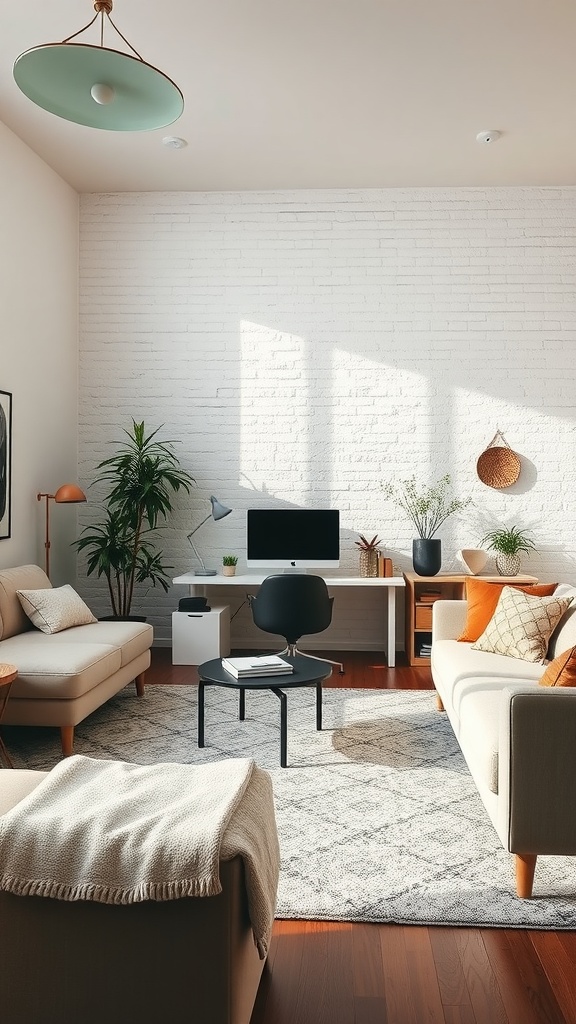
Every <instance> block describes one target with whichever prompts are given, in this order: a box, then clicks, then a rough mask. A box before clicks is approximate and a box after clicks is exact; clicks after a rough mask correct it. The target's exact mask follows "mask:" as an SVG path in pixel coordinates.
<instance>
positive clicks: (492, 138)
mask: <svg viewBox="0 0 576 1024" xmlns="http://www.w3.org/2000/svg"><path fill="white" fill-rule="evenodd" d="M501 135H502V132H498V131H496V129H495V128H493V129H492V131H489V132H478V135H477V136H476V142H496V140H497V139H499V138H500V136H501Z"/></svg>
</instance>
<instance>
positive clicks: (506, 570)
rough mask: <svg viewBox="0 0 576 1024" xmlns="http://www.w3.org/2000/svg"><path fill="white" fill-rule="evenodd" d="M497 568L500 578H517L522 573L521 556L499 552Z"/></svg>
mask: <svg viewBox="0 0 576 1024" xmlns="http://www.w3.org/2000/svg"><path fill="white" fill-rule="evenodd" d="M496 568H497V570H498V572H499V573H500V576H517V575H518V573H519V572H520V555H505V554H503V552H502V551H499V552H498V554H497V555H496Z"/></svg>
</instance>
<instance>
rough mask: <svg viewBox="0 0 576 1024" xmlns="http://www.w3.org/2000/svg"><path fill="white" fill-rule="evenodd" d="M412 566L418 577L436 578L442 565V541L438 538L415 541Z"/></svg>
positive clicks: (413, 543)
mask: <svg viewBox="0 0 576 1024" xmlns="http://www.w3.org/2000/svg"><path fill="white" fill-rule="evenodd" d="M412 564H413V566H414V572H415V573H418V576H436V574H437V573H439V572H440V566H441V565H442V541H441V540H438V539H437V538H436V537H431V538H423V537H419V538H418V539H417V540H413V541H412Z"/></svg>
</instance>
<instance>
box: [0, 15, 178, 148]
mask: <svg viewBox="0 0 576 1024" xmlns="http://www.w3.org/2000/svg"><path fill="white" fill-rule="evenodd" d="M112 7H113V0H94V10H95V11H96V14H95V15H94V17H93V18H92V21H89V22H88V24H87V25H85V26H84V28H81V29H80V30H79V31H78V32H75V33H74V35H71V36H68V38H67V39H64V40H63V41H62V42H61V43H46V44H45V45H43V46H34V47H32V49H31V50H26V51H25V52H24V53H21V54H20V56H19V57H18V58H17V59H16V61H15V63H14V78H15V80H16V84H17V86H18V88H19V89H21V90H22V92H23V93H24V95H25V96H27V97H28V99H30V100H32V102H33V103H35V104H36V105H37V106H39V107H42V108H43V109H44V110H48V111H50V113H52V114H56V116H57V117H63V118H65V119H66V120H67V121H75V122H76V124H84V125H87V127H88V128H102V129H105V130H107V131H113V132H141V131H150V130H151V129H153V128H163V127H164V126H165V125H167V124H172V122H173V121H175V120H176V119H177V118H178V117H180V114H181V113H182V111H183V109H184V98H183V96H182V93H181V92H180V89H179V88H178V86H177V85H175V84H174V82H173V81H172V80H171V79H170V78H168V76H167V75H165V74H163V72H162V71H159V70H158V68H155V67H153V66H152V64H147V63H146V61H145V60H143V59H142V57H141V56H140V54H139V53H138V52H137V51H136V50H135V49H134V47H133V46H132V45H131V44H130V43H129V42H128V40H127V39H126V38H125V37H124V36H123V35H122V33H121V32H120V31H119V29H118V28H117V27H116V25H115V24H114V22H113V21H112V19H111V17H110V12H111V10H112ZM98 18H100V43H99V45H96V46H95V45H89V44H87V43H73V42H71V40H72V39H76V37H77V36H79V35H81V34H82V33H83V32H85V31H86V30H87V29H89V28H90V27H91V25H93V24H94V22H95V21H96V20H97V19H98ZM105 19H106V20H107V21H108V22H109V23H110V25H111V26H112V28H113V29H114V31H115V32H116V33H117V35H118V36H120V38H121V39H122V40H123V41H124V42H125V43H126V45H127V46H129V47H130V49H131V50H132V54H134V56H132V54H130V53H125V52H123V51H121V50H113V49H109V48H108V47H106V46H104V24H105Z"/></svg>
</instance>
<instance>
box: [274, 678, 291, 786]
mask: <svg viewBox="0 0 576 1024" xmlns="http://www.w3.org/2000/svg"><path fill="white" fill-rule="evenodd" d="M270 689H271V690H272V693H275V694H276V696H277V697H278V700H279V701H280V767H281V768H286V763H287V756H286V755H287V746H288V745H287V742H286V734H287V731H288V730H287V724H288V721H287V720H288V716H287V714H286V694H285V693H284V691H283V690H280V689H278V687H277V686H271V687H270Z"/></svg>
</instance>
